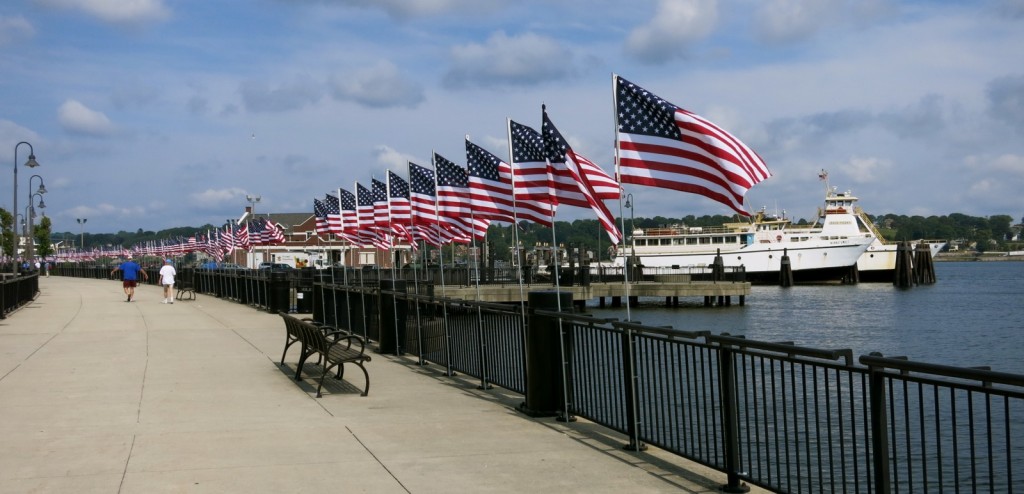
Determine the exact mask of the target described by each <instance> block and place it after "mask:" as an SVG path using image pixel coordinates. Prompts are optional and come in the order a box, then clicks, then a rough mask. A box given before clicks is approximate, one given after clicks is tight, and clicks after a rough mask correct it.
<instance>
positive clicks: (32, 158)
mask: <svg viewBox="0 0 1024 494" xmlns="http://www.w3.org/2000/svg"><path fill="white" fill-rule="evenodd" d="M22 144H24V145H26V146H28V161H26V162H25V166H27V167H29V168H35V167H37V166H39V163H37V162H36V152H35V149H33V148H32V144H30V143H28V142H27V141H21V142H19V143H17V144H15V145H14V195H13V196H12V199H11V200H12V201H14V208H13V210H12V211H11V214H13V215H15V216H17V214H18V148H19V147H21V145H22ZM11 230H13V233H14V235H13V236H14V249H13V250H14V252H13V253H12V254H13V257H14V262H13V263H12V264H13V266H12V267H11V272H12V273H14V274H17V273H18V223H17V218H15V223H14V228H11Z"/></svg>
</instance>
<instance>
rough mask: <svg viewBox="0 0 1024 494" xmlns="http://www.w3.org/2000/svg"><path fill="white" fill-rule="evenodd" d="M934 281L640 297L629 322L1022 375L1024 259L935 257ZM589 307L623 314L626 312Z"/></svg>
mask: <svg viewBox="0 0 1024 494" xmlns="http://www.w3.org/2000/svg"><path fill="white" fill-rule="evenodd" d="M935 271H936V276H937V278H938V282H937V283H935V284H934V285H920V286H915V287H913V288H908V289H899V288H896V287H894V286H892V285H891V284H888V283H861V284H858V285H806V286H794V287H789V288H781V287H777V286H755V287H752V291H751V294H750V296H749V297H747V300H746V305H744V306H739V305H738V303H737V301H735V300H734V301H733V305H731V306H728V307H704V306H703V305H702V302H703V301H702V300H680V304H681V305H680V307H676V308H667V307H665V301H664V300H663V299H641V300H640V303H639V305H638V306H635V307H631V308H630V311H631V315H632V319H633V320H634V321H637V322H640V323H643V324H645V325H650V326H672V327H673V328H676V329H681V330H687V331H700V330H707V331H710V332H712V333H713V334H721V333H729V334H732V335H743V336H745V337H746V338H749V339H753V340H760V341H772V342H782V341H785V342H793V343H794V344H796V345H799V346H805V347H814V348H824V349H847V348H848V349H851V350H853V353H854V356H855V357H857V356H860V355H864V354H868V353H871V352H880V353H882V354H883V355H885V356H887V357H896V356H905V357H907V358H909V359H910V360H913V361H918V362H927V363H933V364H942V365H953V366H959V367H979V366H988V367H990V368H991V369H992V370H994V371H999V372H1010V373H1015V374H1024V358H1022V357H1021V348H1024V262H937V263H935ZM587 310H588V311H589V312H590V313H591V314H593V315H595V316H598V317H613V318H617V319H620V320H625V319H626V309H625V308H624V307H621V308H604V309H602V308H598V307H596V302H592V305H591V306H589V307H588V308H587Z"/></svg>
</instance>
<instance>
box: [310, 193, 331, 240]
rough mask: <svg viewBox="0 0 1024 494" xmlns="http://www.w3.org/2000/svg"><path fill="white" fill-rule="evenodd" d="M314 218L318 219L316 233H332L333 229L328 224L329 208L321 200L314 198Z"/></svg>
mask: <svg viewBox="0 0 1024 494" xmlns="http://www.w3.org/2000/svg"><path fill="white" fill-rule="evenodd" d="M313 217H315V218H316V227H315V228H316V232H317V233H330V232H331V228H330V226H329V224H328V223H327V207H326V206H324V203H323V202H322V201H320V199H317V198H315V197H314V198H313Z"/></svg>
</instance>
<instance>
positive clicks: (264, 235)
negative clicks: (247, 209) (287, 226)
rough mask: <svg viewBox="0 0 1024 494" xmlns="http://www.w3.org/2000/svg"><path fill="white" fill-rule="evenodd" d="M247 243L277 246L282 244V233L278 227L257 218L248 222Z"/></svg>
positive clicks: (264, 219)
mask: <svg viewBox="0 0 1024 494" xmlns="http://www.w3.org/2000/svg"><path fill="white" fill-rule="evenodd" d="M249 241H250V242H251V243H252V245H268V244H279V243H283V242H284V232H283V231H282V230H281V227H280V225H278V224H276V223H274V222H273V221H271V220H268V219H266V218H257V219H255V220H252V221H250V222H249Z"/></svg>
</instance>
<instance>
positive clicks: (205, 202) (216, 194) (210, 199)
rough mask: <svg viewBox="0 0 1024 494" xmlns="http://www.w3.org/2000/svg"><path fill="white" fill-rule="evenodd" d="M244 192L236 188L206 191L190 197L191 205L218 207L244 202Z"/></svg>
mask: <svg viewBox="0 0 1024 494" xmlns="http://www.w3.org/2000/svg"><path fill="white" fill-rule="evenodd" d="M245 194H246V191H245V190H244V189H240V188H238V187H229V188H224V189H206V190H203V191H200V192H195V193H193V194H192V195H191V198H192V203H193V204H194V205H197V206H200V207H220V206H225V205H230V204H237V203H241V202H244V201H242V198H243V197H245Z"/></svg>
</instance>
